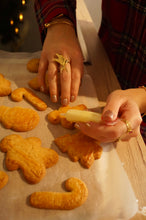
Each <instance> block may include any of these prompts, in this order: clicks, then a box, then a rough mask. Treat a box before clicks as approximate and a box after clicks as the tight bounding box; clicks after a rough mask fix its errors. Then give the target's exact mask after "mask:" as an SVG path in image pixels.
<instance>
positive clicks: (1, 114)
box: [0, 105, 40, 131]
mask: <svg viewBox="0 0 146 220" xmlns="http://www.w3.org/2000/svg"><path fill="white" fill-rule="evenodd" d="M39 119H40V118H39V115H38V113H37V112H36V111H34V110H33V109H29V108H22V107H12V108H11V107H7V106H4V105H3V106H0V122H1V123H2V124H3V126H4V127H5V128H7V129H12V130H14V131H29V130H32V129H34V128H35V127H36V126H37V124H38V123H39Z"/></svg>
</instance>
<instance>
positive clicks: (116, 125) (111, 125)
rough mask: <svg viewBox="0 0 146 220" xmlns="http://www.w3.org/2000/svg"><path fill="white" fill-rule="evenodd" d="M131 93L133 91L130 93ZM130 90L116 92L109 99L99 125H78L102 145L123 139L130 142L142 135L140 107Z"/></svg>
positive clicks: (92, 123)
mask: <svg viewBox="0 0 146 220" xmlns="http://www.w3.org/2000/svg"><path fill="white" fill-rule="evenodd" d="M130 92H131V91H130ZM130 92H129V90H116V91H114V92H112V93H111V94H110V95H109V96H108V99H107V103H106V106H105V108H104V110H103V113H102V120H101V121H100V122H99V123H94V122H90V123H77V125H76V127H77V128H79V129H80V130H81V131H82V132H83V133H84V134H86V135H88V136H90V137H92V138H94V139H96V140H98V141H99V142H101V143H107V142H114V141H116V140H119V139H121V140H122V141H128V140H129V139H130V138H132V137H136V136H137V135H138V134H139V133H140V124H141V122H142V118H141V114H140V111H139V107H138V105H137V103H136V102H135V100H134V99H132V96H131V93H130Z"/></svg>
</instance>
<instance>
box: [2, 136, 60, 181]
mask: <svg viewBox="0 0 146 220" xmlns="http://www.w3.org/2000/svg"><path fill="white" fill-rule="evenodd" d="M0 150H1V151H2V152H5V153H7V154H6V160H5V163H6V167H7V169H8V170H11V171H12V170H17V169H19V168H20V169H21V170H22V172H23V175H24V177H25V179H26V180H27V181H28V182H29V183H33V184H34V183H38V182H40V181H41V179H42V178H43V177H44V176H45V174H46V168H49V167H52V166H53V165H55V164H56V163H57V161H58V154H57V153H56V152H55V151H54V150H52V149H48V148H44V147H42V146H41V140H40V139H39V138H37V137H29V138H25V139H24V138H22V137H21V136H20V135H16V134H12V135H8V136H6V137H5V138H3V139H2V141H1V142H0Z"/></svg>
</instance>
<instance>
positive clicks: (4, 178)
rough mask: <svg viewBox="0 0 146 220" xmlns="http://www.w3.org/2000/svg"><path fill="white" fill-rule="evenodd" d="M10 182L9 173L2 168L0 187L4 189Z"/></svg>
mask: <svg viewBox="0 0 146 220" xmlns="http://www.w3.org/2000/svg"><path fill="white" fill-rule="evenodd" d="M7 182H8V175H7V174H6V173H5V172H3V171H1V170H0V189H2V188H3V187H4V186H5V185H6V184H7Z"/></svg>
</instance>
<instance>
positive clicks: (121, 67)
mask: <svg viewBox="0 0 146 220" xmlns="http://www.w3.org/2000/svg"><path fill="white" fill-rule="evenodd" d="M102 12H103V14H102V23H101V28H100V31H99V36H100V38H101V40H102V42H103V45H104V47H105V49H106V51H107V54H108V56H109V59H110V61H111V64H112V66H113V68H114V71H115V73H116V75H117V77H118V80H119V82H120V85H121V87H122V89H126V88H132V87H133V88H134V87H138V86H140V85H146V1H145V0H131V1H129V0H109V1H107V0H103V1H102Z"/></svg>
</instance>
